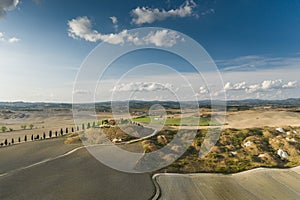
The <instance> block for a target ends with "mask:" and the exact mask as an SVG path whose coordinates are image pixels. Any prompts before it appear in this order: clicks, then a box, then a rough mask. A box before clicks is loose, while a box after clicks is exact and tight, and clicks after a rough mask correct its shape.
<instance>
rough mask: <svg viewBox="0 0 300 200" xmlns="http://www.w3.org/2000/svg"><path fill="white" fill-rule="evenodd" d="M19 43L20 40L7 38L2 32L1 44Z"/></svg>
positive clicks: (0, 35)
mask: <svg viewBox="0 0 300 200" xmlns="http://www.w3.org/2000/svg"><path fill="white" fill-rule="evenodd" d="M19 41H20V39H19V38H16V37H11V38H6V37H5V35H4V33H3V32H0V42H8V43H16V42H19Z"/></svg>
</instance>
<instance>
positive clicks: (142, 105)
mask: <svg viewBox="0 0 300 200" xmlns="http://www.w3.org/2000/svg"><path fill="white" fill-rule="evenodd" d="M113 103H114V105H116V106H124V105H126V104H127V101H117V102H113ZM182 103H184V104H185V105H188V104H191V103H192V102H189V101H186V102H182ZM193 103H195V102H193ZM214 103H216V104H224V103H226V105H227V107H228V108H230V107H245V108H247V107H249V108H251V107H257V106H271V107H283V108H289V107H299V106H300V98H290V99H284V100H261V99H245V100H228V101H226V102H223V101H214ZM154 104H160V105H162V106H163V107H164V108H165V109H179V108H180V103H179V102H176V101H138V100H133V101H130V102H129V105H130V108H131V109H135V110H139V109H149V108H150V107H151V106H152V105H154ZM198 104H199V107H208V108H209V107H210V106H211V101H210V100H203V101H199V102H198ZM80 106H81V107H82V108H85V107H86V106H87V107H89V106H94V105H93V104H80ZM55 108H56V109H57V108H58V109H72V104H71V103H44V102H36V103H30V102H22V101H18V102H0V109H1V110H7V109H10V110H26V111H27V110H28V111H33V110H43V109H55ZM95 108H96V110H97V111H106V112H110V111H111V109H110V108H111V102H96V103H95Z"/></svg>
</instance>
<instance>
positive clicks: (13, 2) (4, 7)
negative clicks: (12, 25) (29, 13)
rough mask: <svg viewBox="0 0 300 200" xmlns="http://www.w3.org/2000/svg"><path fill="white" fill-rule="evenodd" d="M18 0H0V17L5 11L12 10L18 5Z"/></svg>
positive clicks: (3, 15) (4, 14)
mask: <svg viewBox="0 0 300 200" xmlns="http://www.w3.org/2000/svg"><path fill="white" fill-rule="evenodd" d="M18 3H19V0H0V18H2V17H5V16H6V12H7V11H10V10H13V9H15V8H16V6H17V5H18Z"/></svg>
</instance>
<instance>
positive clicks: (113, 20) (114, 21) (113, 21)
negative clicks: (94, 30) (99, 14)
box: [110, 16, 118, 24]
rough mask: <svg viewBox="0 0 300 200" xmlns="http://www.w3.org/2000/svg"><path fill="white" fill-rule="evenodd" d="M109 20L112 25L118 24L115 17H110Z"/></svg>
mask: <svg viewBox="0 0 300 200" xmlns="http://www.w3.org/2000/svg"><path fill="white" fill-rule="evenodd" d="M110 19H111V21H112V23H113V24H116V23H118V18H117V17H115V16H112V17H110Z"/></svg>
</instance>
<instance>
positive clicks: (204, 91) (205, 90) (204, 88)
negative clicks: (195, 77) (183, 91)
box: [199, 86, 208, 94]
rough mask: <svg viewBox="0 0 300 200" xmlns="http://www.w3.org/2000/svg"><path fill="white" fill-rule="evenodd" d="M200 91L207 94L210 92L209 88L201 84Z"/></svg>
mask: <svg viewBox="0 0 300 200" xmlns="http://www.w3.org/2000/svg"><path fill="white" fill-rule="evenodd" d="M199 93H200V94H207V93H208V90H207V88H206V87H203V86H201V87H200V88H199Z"/></svg>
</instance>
